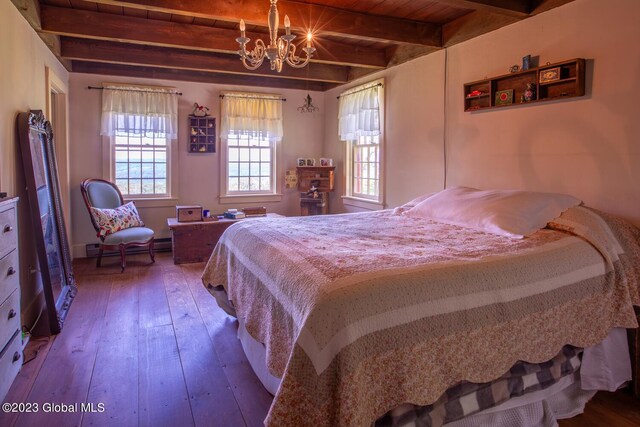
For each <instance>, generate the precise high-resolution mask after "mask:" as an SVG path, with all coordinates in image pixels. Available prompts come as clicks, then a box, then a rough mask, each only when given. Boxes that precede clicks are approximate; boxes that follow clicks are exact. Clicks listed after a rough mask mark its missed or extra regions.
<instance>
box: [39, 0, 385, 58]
mask: <svg viewBox="0 0 640 427" xmlns="http://www.w3.org/2000/svg"><path fill="white" fill-rule="evenodd" d="M41 17H42V31H44V32H49V33H54V34H59V35H65V36H73V37H83V38H91V39H98V40H111V41H120V42H128V43H137V44H148V45H154V46H164V47H178V48H183V49H192V50H204V51H209V52H223V53H236V52H237V50H238V43H237V42H236V41H235V38H236V37H237V36H238V34H237V32H236V31H234V30H228V29H223V28H213V27H205V26H200V25H189V24H179V23H175V22H166V21H158V20H151V19H145V18H134V17H130V16H121V15H113V14H108V13H99V12H91V11H86V10H78V9H68V8H59V7H51V6H42V12H41ZM247 37H250V38H252V39H254V40H255V39H256V38H264V37H265V35H264V34H261V33H247ZM314 46H315V47H316V48H317V49H318V52H317V53H316V54H315V55H314V59H313V62H319V63H334V64H339V65H352V66H360V67H373V68H384V67H385V66H386V64H387V62H386V58H385V53H384V51H383V50H378V49H371V48H366V47H361V46H353V45H349V44H345V43H337V42H334V41H330V40H324V39H318V40H316V42H315V44H314ZM265 66H266V65H265Z"/></svg>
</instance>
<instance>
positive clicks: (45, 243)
mask: <svg viewBox="0 0 640 427" xmlns="http://www.w3.org/2000/svg"><path fill="white" fill-rule="evenodd" d="M18 132H19V136H20V146H21V153H22V163H23V165H24V174H25V182H26V184H27V196H28V200H29V213H30V216H31V221H32V230H33V233H34V237H35V246H36V252H37V255H38V264H39V266H40V274H41V277H42V284H43V292H44V298H45V304H46V306H45V308H44V310H45V311H46V315H47V317H48V318H47V320H48V323H49V330H50V332H51V334H57V333H59V332H60V331H61V329H62V325H63V323H64V320H65V318H66V316H67V313H68V311H69V307H70V306H71V302H72V301H73V298H74V297H75V295H76V292H77V286H76V282H75V278H74V276H73V267H72V264H71V253H70V251H69V242H68V241H67V233H66V228H65V221H64V215H63V212H62V203H61V198H60V184H59V180H58V167H57V162H56V153H55V147H54V141H53V131H52V129H51V123H49V121H47V120H46V119H45V117H44V114H43V113H42V111H41V110H32V111H30V112H28V113H20V114H19V115H18ZM54 288H55V291H54Z"/></svg>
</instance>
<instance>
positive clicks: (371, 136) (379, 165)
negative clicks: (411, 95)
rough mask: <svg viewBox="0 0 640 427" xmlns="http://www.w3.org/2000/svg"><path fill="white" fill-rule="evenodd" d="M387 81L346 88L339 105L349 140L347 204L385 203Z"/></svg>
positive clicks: (340, 126) (341, 124)
mask: <svg viewBox="0 0 640 427" xmlns="http://www.w3.org/2000/svg"><path fill="white" fill-rule="evenodd" d="M382 97H383V85H382V82H381V81H375V82H371V83H367V84H364V85H361V86H358V87H355V88H352V89H349V90H347V91H345V92H343V93H342V94H341V95H340V98H339V106H338V133H339V137H340V140H341V141H344V142H345V160H346V161H345V174H346V180H345V183H346V187H345V194H344V197H343V201H344V203H345V204H347V205H355V206H359V207H367V208H371V207H373V208H376V207H382V206H383V191H382V190H383V174H382V170H383V150H382V141H383V138H382V123H383V108H382V99H383V98H382Z"/></svg>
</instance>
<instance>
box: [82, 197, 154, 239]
mask: <svg viewBox="0 0 640 427" xmlns="http://www.w3.org/2000/svg"><path fill="white" fill-rule="evenodd" d="M90 210H91V215H93V218H94V219H95V221H96V224H98V237H100V238H104V237H106V236H108V235H110V234H113V233H115V232H117V231H120V230H124V229H127V228H131V227H144V222H142V220H141V219H140V215H139V214H138V210H137V209H136V205H135V204H134V203H133V202H129V203H127V204H125V205H122V206H119V207H117V208H115V209H99V208H95V207H91V209H90Z"/></svg>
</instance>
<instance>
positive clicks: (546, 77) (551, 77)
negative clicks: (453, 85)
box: [540, 67, 560, 83]
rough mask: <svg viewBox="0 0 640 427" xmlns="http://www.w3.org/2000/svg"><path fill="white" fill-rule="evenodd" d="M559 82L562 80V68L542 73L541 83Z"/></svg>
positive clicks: (550, 69)
mask: <svg viewBox="0 0 640 427" xmlns="http://www.w3.org/2000/svg"><path fill="white" fill-rule="evenodd" d="M557 80H560V67H555V68H549V69H548V70H542V71H540V83H549V82H555V81H557Z"/></svg>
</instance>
